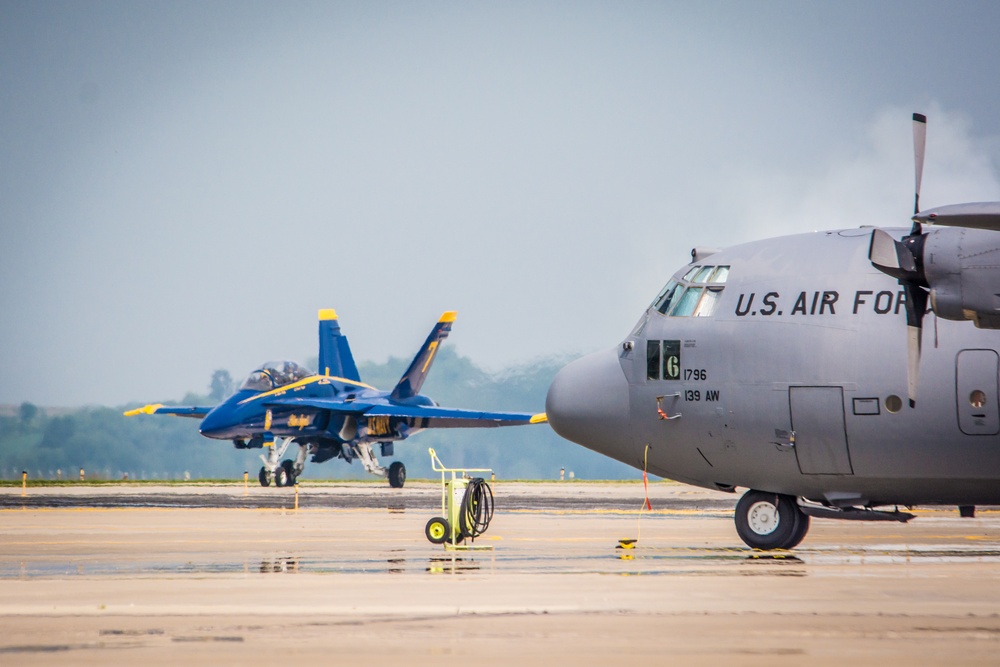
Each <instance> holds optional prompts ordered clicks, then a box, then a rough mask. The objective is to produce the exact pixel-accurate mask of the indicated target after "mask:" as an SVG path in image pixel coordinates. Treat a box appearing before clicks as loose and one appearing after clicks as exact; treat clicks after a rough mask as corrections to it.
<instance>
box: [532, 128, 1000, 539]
mask: <svg viewBox="0 0 1000 667" xmlns="http://www.w3.org/2000/svg"><path fill="white" fill-rule="evenodd" d="M925 128H926V118H924V117H923V116H922V115H920V114H914V147H915V154H916V161H915V163H916V193H917V196H916V203H915V207H914V209H915V214H914V216H913V218H912V221H913V224H912V227H911V228H910V229H906V228H901V229H872V228H860V229H843V230H837V231H826V232H817V233H812V234H800V235H794V236H786V237H780V238H774V239H769V240H763V241H756V242H752V243H746V244H743V245H738V246H734V247H731V248H727V249H725V250H720V251H711V250H702V249H698V248H696V249H695V250H693V251H692V262H691V263H690V264H689V265H687V266H684V267H682V268H681V269H680V270H678V271H677V272H676V273H675V274H674V275H673V277H672V278H671V279H670V281H669V282H668V283H667V285H666V286H665V287H664V288H663V290H661V291H660V293H659V295H658V296H657V297H656V299H654V301H653V303H652V304H651V305H650V306H649V308H647V310H646V312H645V313H644V314H643V315H642V317H641V318H640V320H639V322H638V323H637V324H636V326H635V327H634V328H633V329H632V332H631V333H630V334H629V335H628V336H627V337H626V338H625V340H624V341H622V342H621V343H620V344H619V345H618V346H617V347H616V348H614V349H610V350H605V351H603V352H598V353H595V354H591V355H589V356H585V357H583V358H581V359H578V360H577V361H575V362H573V363H571V364H569V365H568V366H566V367H565V368H564V369H562V370H561V371H560V372H559V373H558V374H557V375H556V377H555V379H554V380H553V382H552V385H551V387H550V388H549V392H548V396H547V398H546V413H547V415H548V419H549V423H550V424H551V425H552V428H553V429H554V430H555V431H556V433H558V434H559V435H561V436H562V437H564V438H566V439H568V440H571V441H573V442H576V443H579V444H581V445H584V446H585V447H588V448H590V449H593V450H595V451H597V452H600V453H602V454H605V455H607V456H610V457H611V458H614V459H617V460H619V461H622V462H624V463H627V464H629V465H632V466H635V467H637V468H639V469H643V468H644V467H645V469H647V470H648V471H649V472H650V473H653V474H656V475H660V476H662V477H668V478H671V479H675V480H678V481H680V482H685V483H687V484H693V485H696V486H703V487H708V488H714V489H721V490H724V491H730V492H734V491H735V490H736V487H738V486H739V487H746V488H748V489H749V490H748V491H747V492H746V493H745V494H744V495H743V496H742V498H741V499H740V500H739V502H738V503H737V505H736V516H735V520H736V530H737V532H738V533H739V536H740V538H742V540H743V541H744V542H745V543H746V544H747V545H749V546H750V547H753V548H757V549H790V548H792V547H794V546H796V545H797V544H799V542H800V541H801V540H802V538H803V537H805V534H806V531H807V530H808V528H809V520H810V517H822V518H833V519H853V520H871V521H884V520H888V521H908V520H909V519H911V518H913V514H911V513H909V512H905V511H901V510H900V509H899V506H907V507H912V506H914V505H957V506H959V509H960V511H961V514H962V516H973V515H974V513H975V506H976V505H982V504H1000V398H998V397H1000V386H998V378H1000V356H998V350H1000V335H998V332H997V329H1000V202H987V203H977V204H958V205H953V206H943V207H940V208H936V209H933V210H928V211H925V212H920V210H919V203H920V180H921V173H922V170H923V152H924V138H925V136H926V130H925ZM928 301H929V302H930V306H931V308H930V309H928ZM967 320H971V324H970V323H969V322H968V321H967Z"/></svg>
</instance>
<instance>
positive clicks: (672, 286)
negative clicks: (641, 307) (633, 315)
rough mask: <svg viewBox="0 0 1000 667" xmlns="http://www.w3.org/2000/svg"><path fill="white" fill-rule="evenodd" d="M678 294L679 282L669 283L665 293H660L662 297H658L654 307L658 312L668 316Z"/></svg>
mask: <svg viewBox="0 0 1000 667" xmlns="http://www.w3.org/2000/svg"><path fill="white" fill-rule="evenodd" d="M676 294H677V282H676V281H674V280H671V281H670V282H668V283H667V286H666V287H664V288H663V291H662V292H660V296H658V297H656V301H654V302H653V305H654V306H655V307H656V310H657V311H658V312H660V313H662V314H664V315H666V314H667V312H668V311H669V310H670V306H671V305H672V304H673V302H674V296H675V295H676Z"/></svg>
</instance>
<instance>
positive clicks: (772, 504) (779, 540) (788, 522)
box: [735, 490, 809, 551]
mask: <svg viewBox="0 0 1000 667" xmlns="http://www.w3.org/2000/svg"><path fill="white" fill-rule="evenodd" d="M735 519H736V532H737V533H739V536H740V539H742V540H743V541H744V542H745V543H746V545H747V546H749V547H751V548H753V549H762V550H765V551H767V550H770V549H792V548H794V547H795V546H797V545H798V544H799V542H801V541H802V538H804V537H805V536H806V532H807V531H808V530H809V517H808V516H806V515H805V514H803V513H802V510H800V509H799V505H798V503H797V502H796V501H795V498H794V497H793V496H786V495H783V494H779V493H765V492H763V491H753V490H751V491H747V492H746V493H745V494H743V497H742V498H740V501H739V502H738V503H737V504H736V516H735Z"/></svg>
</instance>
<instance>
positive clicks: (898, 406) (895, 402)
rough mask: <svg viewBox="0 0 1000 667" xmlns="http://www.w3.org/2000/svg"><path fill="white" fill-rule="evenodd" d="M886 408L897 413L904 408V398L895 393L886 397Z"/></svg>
mask: <svg viewBox="0 0 1000 667" xmlns="http://www.w3.org/2000/svg"><path fill="white" fill-rule="evenodd" d="M885 409H886V410H888V411H889V412H891V413H893V414H896V413H897V412H899V411H900V410H902V409H903V399H901V398H900V397H899V396H896V395H895V394H892V395H891V396H886V397H885Z"/></svg>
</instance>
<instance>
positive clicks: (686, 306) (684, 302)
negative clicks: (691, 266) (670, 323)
mask: <svg viewBox="0 0 1000 667" xmlns="http://www.w3.org/2000/svg"><path fill="white" fill-rule="evenodd" d="M703 289H704V288H703V287H688V288H687V290H686V291H685V292H684V294H683V296H681V298H680V299H679V300H678V301H677V306H676V307H675V308H674V310H673V312H671V313H670V314H671V315H672V316H674V317H687V316H689V315H690V314H691V313H693V312H694V309H695V306H697V305H698V299H699V298H701V292H702V290H703Z"/></svg>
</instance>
